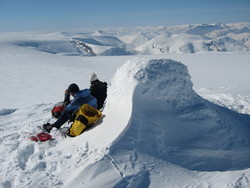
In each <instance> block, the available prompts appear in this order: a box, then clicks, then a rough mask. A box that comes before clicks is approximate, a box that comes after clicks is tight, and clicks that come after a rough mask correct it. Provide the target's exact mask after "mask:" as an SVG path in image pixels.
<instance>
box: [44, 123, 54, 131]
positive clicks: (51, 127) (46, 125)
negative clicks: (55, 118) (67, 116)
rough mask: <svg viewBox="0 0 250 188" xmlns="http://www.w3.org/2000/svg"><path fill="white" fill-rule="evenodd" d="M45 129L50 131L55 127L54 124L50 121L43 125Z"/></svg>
mask: <svg viewBox="0 0 250 188" xmlns="http://www.w3.org/2000/svg"><path fill="white" fill-rule="evenodd" d="M43 129H44V130H45V131H46V132H48V133H50V131H51V129H53V125H52V124H50V123H46V124H44V125H43Z"/></svg>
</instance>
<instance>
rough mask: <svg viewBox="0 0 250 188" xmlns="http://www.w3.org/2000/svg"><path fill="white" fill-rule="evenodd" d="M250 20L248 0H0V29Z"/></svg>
mask: <svg viewBox="0 0 250 188" xmlns="http://www.w3.org/2000/svg"><path fill="white" fill-rule="evenodd" d="M233 22H250V0H171V1H170V0H150V1H149V0H122V1H121V0H88V1H86V0H0V32H15V31H36V30H63V29H65V30H66V29H75V28H76V29H77V28H101V27H131V26H132V27H133V26H160V25H166V26H169V25H182V24H196V23H233Z"/></svg>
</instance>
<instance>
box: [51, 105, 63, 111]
mask: <svg viewBox="0 0 250 188" xmlns="http://www.w3.org/2000/svg"><path fill="white" fill-rule="evenodd" d="M64 109H65V107H64V106H55V107H54V108H53V110H52V113H53V112H63V111H64Z"/></svg>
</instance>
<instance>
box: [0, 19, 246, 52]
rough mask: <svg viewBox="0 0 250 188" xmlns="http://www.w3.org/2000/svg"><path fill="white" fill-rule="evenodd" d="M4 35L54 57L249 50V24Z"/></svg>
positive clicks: (20, 44)
mask: <svg viewBox="0 0 250 188" xmlns="http://www.w3.org/2000/svg"><path fill="white" fill-rule="evenodd" d="M6 35H7V36H8V37H7V38H8V39H9V38H10V37H9V36H10V35H11V34H1V36H0V38H1V41H2V42H4V41H5V42H7V43H11V44H13V45H18V46H23V47H29V48H33V49H35V50H40V51H45V52H48V53H53V54H63V55H83V56H89V55H90V56H95V55H100V56H110V55H136V54H145V55H152V54H162V53H163V54H180V53H196V52H204V51H219V52H237V51H249V49H250V42H249V37H250V24H249V23H235V24H195V25H182V26H169V27H167V26H161V27H137V28H113V29H103V30H90V29H86V31H84V29H83V30H82V31H75V32H72V31H71V32H59V33H49V34H45V33H43V34H38V33H37V34H33V35H32V34H31V33H28V34H27V33H22V35H23V37H21V38H20V36H22V35H19V37H18V38H15V37H16V34H15V33H14V34H13V36H14V37H12V39H11V41H8V40H6V39H5V38H6V37H5V36H6Z"/></svg>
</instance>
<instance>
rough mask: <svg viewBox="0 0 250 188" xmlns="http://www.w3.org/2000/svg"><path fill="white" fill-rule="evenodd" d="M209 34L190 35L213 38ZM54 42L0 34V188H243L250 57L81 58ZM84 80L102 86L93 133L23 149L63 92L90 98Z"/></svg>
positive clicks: (248, 154)
mask: <svg viewBox="0 0 250 188" xmlns="http://www.w3.org/2000/svg"><path fill="white" fill-rule="evenodd" d="M232 25H233V24H232ZM235 25H237V26H238V25H241V24H235ZM215 26H216V28H218V27H221V25H215ZM215 26H214V27H206V30H202V28H203V27H197V28H196V30H194V29H193V30H192V32H191V31H190V30H189V32H188V33H189V34H192V33H194V32H196V31H197V29H198V28H199V29H198V31H199V33H203V34H204V33H205V34H206V35H207V36H210V35H211V36H212V35H215V32H214V30H213V29H214V28H215ZM223 27H224V26H223ZM183 28H186V26H185V27H184V26H178V27H177V26H176V27H174V28H171V32H176V33H177V34H178V32H177V30H178V31H179V30H181V29H183ZM209 28H210V30H209ZM237 28H238V27H235V28H234V29H233V28H230V29H231V30H232V31H235V30H237ZM168 29H169V28H168ZM203 29H204V28H203ZM224 29H225V28H224ZM169 30H170V29H169ZM247 30H249V27H246V29H245V30H239V29H238V30H237V31H238V33H240V31H242V33H245V31H247ZM151 31H153V29H151ZM211 32H212V33H211ZM223 32H224V33H225V32H226V31H225V30H220V32H219V31H217V32H216V35H220V36H222V35H223ZM93 33H95V36H96V35H98V36H102V35H103V33H102V32H101V31H97V32H93ZM120 33H123V34H124V35H123V37H122V36H121V38H123V39H124V40H125V38H126V39H127V40H128V39H130V41H132V39H134V37H132V36H137V35H136V34H135V33H136V32H135V33H134V32H128V31H127V30H125V29H124V30H120ZM242 33H241V34H242ZM62 34H64V36H65V33H64V32H61V33H59V34H58V33H53V34H48V33H42V34H41V33H40V34H39V33H5V34H4V33H2V34H0V39H1V41H0V79H1V82H0V88H1V92H0V98H1V103H0V156H1V157H0V187H3V188H27V187H28V188H29V187H38V188H45V187H46V188H50V187H58V188H59V187H63V188H69V187H84V188H92V187H96V188H99V187H105V188H106V187H107V188H109V187H110V188H111V187H112V188H125V187H126V188H147V187H150V188H175V187H200V188H203V187H204V188H208V187H212V188H236V187H237V188H248V187H250V95H249V93H250V85H249V83H250V74H249V70H250V61H249V59H250V53H249V51H247V50H239V49H238V50H234V51H233V52H199V53H192V54H190V53H188V54H186V53H182V54H179V53H163V54H158V55H157V54H154V53H153V54H152V53H150V55H133V56H132V55H130V56H90V57H89V56H83V55H84V54H83V53H79V51H75V52H74V53H73V50H74V48H72V46H71V45H70V44H72V43H68V41H69V40H70V39H69V38H64V37H62ZM85 34H86V33H85ZM227 34H228V33H227ZM227 34H226V35H227ZM67 35H68V37H69V36H75V35H77V36H78V37H79V35H81V36H82V33H76V32H72V33H69V32H67ZM103 36H105V35H103ZM127 36H130V38H128V37H127ZM182 37H184V38H183V41H187V40H189V37H190V36H188V37H187V38H186V37H185V36H184V35H183V36H182ZM27 38H29V40H27ZM101 38H102V43H104V41H105V43H106V44H109V45H111V44H112V45H115V44H117V40H113V38H108V37H106V36H105V37H101ZM121 38H120V39H121ZM99 39H100V38H99ZM104 39H105V40H104ZM178 39H179V40H178V42H179V41H180V40H182V38H178ZM20 41H22V43H20ZM31 41H32V42H31ZM34 41H36V42H37V41H40V43H39V44H38V43H36V42H34ZM44 41H46V42H44ZM48 41H50V42H48ZM55 41H56V42H55ZM85 41H88V42H92V43H94V41H93V40H92V39H90V38H89V39H88V40H87V39H85ZM96 41H97V39H96ZM96 41H95V44H97V42H96ZM99 42H100V41H99ZM137 42H138V44H139V42H140V44H142V43H141V42H142V41H141V40H138V41H137ZM173 42H174V41H173ZM17 44H18V45H17ZM20 44H21V45H20ZM41 44H43V45H42V47H41ZM173 45H174V44H173ZM55 46H57V47H56V48H55ZM42 49H43V50H42ZM92 49H94V48H92ZM240 49H242V48H240ZM99 50H103V48H100V49H99ZM52 52H53V53H52ZM85 52H86V51H85ZM99 52H100V51H99ZM95 53H96V51H95ZM96 54H97V53H96ZM85 55H89V54H85ZM106 55H107V54H106ZM92 72H95V73H97V75H98V77H99V79H100V80H103V81H107V82H108V83H109V88H108V98H107V100H106V106H105V109H104V111H103V113H104V114H105V118H104V119H103V121H102V122H101V124H99V125H97V126H96V127H94V128H93V129H91V130H88V131H86V132H84V133H83V134H81V135H80V136H78V137H74V138H70V137H67V138H65V137H64V136H62V135H61V134H60V132H59V131H57V130H56V129H53V130H52V132H51V134H52V136H53V138H54V139H53V140H51V141H48V142H43V143H41V142H33V141H31V140H29V139H28V137H29V136H30V135H33V134H35V133H38V132H39V131H40V129H39V128H38V127H39V126H41V125H42V124H44V123H47V122H51V123H53V122H54V121H55V119H53V118H52V117H51V112H50V111H51V109H52V107H53V105H54V104H55V103H57V102H59V101H61V100H62V99H63V96H64V90H65V89H66V88H67V87H68V85H69V84H71V83H77V84H78V85H79V86H80V87H81V88H82V89H83V88H88V87H89V75H90V74H91V73H92ZM64 126H65V127H69V126H70V124H67V123H66V124H65V125H64Z"/></svg>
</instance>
